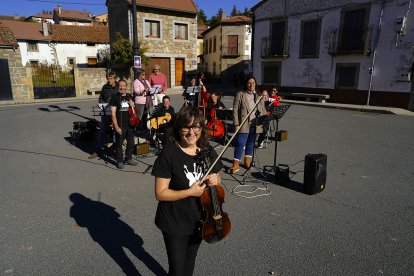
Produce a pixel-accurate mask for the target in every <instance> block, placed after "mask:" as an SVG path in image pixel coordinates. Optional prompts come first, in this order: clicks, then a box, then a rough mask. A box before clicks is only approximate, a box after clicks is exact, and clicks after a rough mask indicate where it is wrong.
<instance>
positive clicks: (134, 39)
mask: <svg viewBox="0 0 414 276" xmlns="http://www.w3.org/2000/svg"><path fill="white" fill-rule="evenodd" d="M132 54H133V55H134V56H138V55H139V47H138V32H137V3H136V0H132ZM137 72H138V68H135V66H134V80H135V79H136V78H137Z"/></svg>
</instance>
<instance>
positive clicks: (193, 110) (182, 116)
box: [173, 106, 208, 149]
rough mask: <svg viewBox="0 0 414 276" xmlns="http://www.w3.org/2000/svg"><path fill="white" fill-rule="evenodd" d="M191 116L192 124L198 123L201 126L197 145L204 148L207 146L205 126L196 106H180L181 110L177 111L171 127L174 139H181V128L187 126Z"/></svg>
mask: <svg viewBox="0 0 414 276" xmlns="http://www.w3.org/2000/svg"><path fill="white" fill-rule="evenodd" d="M193 118H194V122H193V125H194V124H200V127H201V135H200V138H199V139H198V140H197V146H198V147H199V148H202V149H204V148H206V146H207V138H208V132H207V126H206V124H205V119H204V116H203V114H202V113H201V111H200V110H199V109H198V108H197V107H193V106H183V108H181V110H180V111H179V112H178V114H177V116H176V118H175V121H174V127H173V133H174V139H175V141H178V142H179V141H181V134H180V131H181V128H183V127H186V126H188V125H189V124H190V122H191V120H192V119H193Z"/></svg>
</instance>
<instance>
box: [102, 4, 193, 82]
mask: <svg viewBox="0 0 414 276" xmlns="http://www.w3.org/2000/svg"><path fill="white" fill-rule="evenodd" d="M106 4H107V6H108V21H109V32H110V40H111V43H112V42H113V41H115V38H116V33H120V34H121V35H122V36H123V37H125V38H129V39H130V40H131V41H133V39H132V37H133V28H132V6H131V1H125V0H111V1H107V2H106ZM197 12H198V11H197V8H196V5H195V4H194V2H193V0H180V1H170V0H160V1H151V0H140V1H137V32H138V40H139V41H141V42H142V45H143V46H144V47H146V48H147V49H148V51H147V52H146V56H148V57H149V58H150V61H149V64H147V65H143V68H144V69H145V71H146V73H147V75H149V74H150V73H151V72H152V68H153V65H154V64H160V65H161V70H162V72H163V73H164V74H166V76H167V80H168V84H169V86H171V87H177V86H178V87H181V86H183V85H185V83H184V82H185V81H184V74H185V72H189V71H196V70H197Z"/></svg>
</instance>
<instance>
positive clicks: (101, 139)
mask: <svg viewBox="0 0 414 276" xmlns="http://www.w3.org/2000/svg"><path fill="white" fill-rule="evenodd" d="M106 79H107V81H108V82H107V83H106V84H105V85H104V86H102V89H101V94H100V95H99V100H98V102H99V103H107V104H108V103H109V102H110V100H111V98H112V96H113V95H115V94H116V93H118V83H117V82H116V73H115V72H113V71H111V72H108V73H107V74H106ZM104 110H105V108H104V109H103V111H102V115H101V124H100V129H99V135H98V142H97V144H96V147H95V151H94V152H93V153H92V154H91V155H90V156H89V157H88V158H89V159H93V158H96V157H98V156H99V155H100V153H101V151H102V147H103V145H104V143H105V140H106V135H107V132H108V127H109V123H110V122H111V115H110V114H111V113H110V109H109V107H108V110H107V112H106V114H105V112H104Z"/></svg>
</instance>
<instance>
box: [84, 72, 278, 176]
mask: <svg viewBox="0 0 414 276" xmlns="http://www.w3.org/2000/svg"><path fill="white" fill-rule="evenodd" d="M157 70H158V71H159V67H158V68H157ZM116 77H117V76H116V73H114V72H109V73H108V74H107V84H105V85H104V86H103V87H102V91H101V94H100V96H99V103H107V104H108V105H107V106H106V111H107V113H106V114H107V116H105V115H103V116H101V127H100V133H99V136H98V141H97V143H96V147H95V151H94V152H93V153H92V154H91V155H90V156H89V159H92V158H96V157H97V156H99V154H100V153H101V149H102V147H103V145H104V143H105V140H106V136H107V133H108V127H109V125H111V126H112V128H113V131H114V133H115V144H116V148H115V149H116V158H117V167H118V168H120V169H122V168H124V163H126V164H128V165H137V162H136V161H135V160H133V159H132V152H133V147H134V136H135V130H136V129H140V130H142V129H145V128H147V124H146V123H145V122H144V121H145V119H146V118H148V117H149V115H150V114H151V111H154V104H155V101H154V98H158V97H159V96H162V97H161V98H162V103H161V104H159V106H158V109H157V110H156V111H157V112H156V114H152V115H153V117H155V116H156V117H157V118H161V119H163V120H157V122H156V124H157V127H155V126H154V128H156V129H157V131H159V133H161V134H164V136H165V137H166V136H170V135H166V133H167V132H168V131H170V130H171V127H172V121H171V120H172V119H173V118H174V115H175V114H176V113H175V110H174V108H173V107H172V106H171V98H170V97H169V96H166V95H163V93H162V92H161V91H158V93H157V96H155V95H150V90H151V85H150V83H149V82H148V81H147V80H146V79H145V72H144V71H143V70H141V71H140V72H138V78H137V79H136V80H135V81H134V89H133V90H134V92H133V93H132V94H127V93H126V90H127V83H126V81H125V80H120V81H119V82H116ZM203 79H204V75H203V74H200V75H198V81H196V78H192V79H191V85H189V86H188V87H187V88H186V89H184V92H183V97H184V105H183V106H192V107H198V108H200V109H201V110H202V112H203V115H204V118H205V124H206V126H207V127H208V128H209V129H210V130H209V131H208V134H209V136H210V137H213V139H214V138H216V137H217V138H223V137H224V136H225V135H227V125H226V131H224V127H223V120H222V118H221V117H223V116H218V114H223V113H220V112H219V111H222V110H223V111H225V110H227V111H228V110H229V109H227V108H226V106H225V105H224V104H223V102H221V94H220V93H218V92H210V93H207V90H206V87H205V86H204V84H203ZM197 82H198V83H197ZM277 93H278V90H277V88H276V87H273V88H272V90H271V95H269V93H268V91H267V90H263V91H262V92H261V95H262V96H263V101H262V103H261V104H258V106H257V110H258V112H256V113H252V114H251V115H250V118H249V119H248V120H247V122H246V123H245V124H244V125H243V126H242V128H241V130H240V132H239V134H238V135H237V136H236V137H235V138H236V139H235V150H234V160H233V165H232V166H231V167H230V168H228V169H227V172H228V173H230V174H232V173H235V172H237V171H239V164H240V160H241V157H242V155H243V149H245V159H244V165H245V167H246V168H249V167H250V164H251V157H252V154H253V148H254V147H255V146H256V147H257V148H262V147H263V143H264V140H265V138H266V135H267V133H268V129H269V122H268V120H263V119H261V120H258V118H256V115H258V114H259V116H262V117H263V115H269V112H268V111H266V107H268V106H277V105H278V104H279V101H280V97H279V96H278V95H277ZM258 97H259V95H258V94H256V80H255V78H254V77H251V78H249V79H248V80H247V81H246V85H245V87H244V89H243V90H242V91H240V92H238V93H237V94H236V96H235V99H234V102H233V108H232V111H231V112H232V116H230V117H232V119H233V125H234V128H235V130H238V128H239V124H240V123H241V121H242V119H243V118H244V116H246V114H248V113H249V112H250V110H251V109H252V108H253V107H254V106H255V103H256V100H257V99H258ZM151 98H152V100H151ZM149 101H152V103H151V104H149V103H148V102H149ZM130 107H134V108H133V109H132V110H136V112H137V113H136V114H135V113H131V112H130V111H131V108H130ZM144 110H145V111H146V113H144ZM108 113H110V116H108ZM144 114H145V116H144ZM225 115H228V112H227V113H226V114H225ZM130 116H137V117H138V118H139V120H140V123H139V124H138V125H133V126H131V125H130V124H129V123H128V122H129V120H130ZM225 117H226V116H225ZM150 119H151V118H150ZM153 120H154V121H155V119H153ZM260 121H261V123H259V122H260ZM158 123H159V124H160V125H158ZM225 123H226V121H225ZM148 128H151V126H150V124H148ZM256 134H259V135H258V139H257V145H255V141H256ZM165 137H164V138H165ZM167 138H168V137H167ZM125 139H126V141H127V143H126V145H127V146H126V151H125V158H124V155H123V152H122V145H123V142H124V140H125ZM165 141H167V142H165ZM162 144H163V145H165V144H167V145H169V143H168V139H167V140H165V139H164V140H162Z"/></svg>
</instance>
